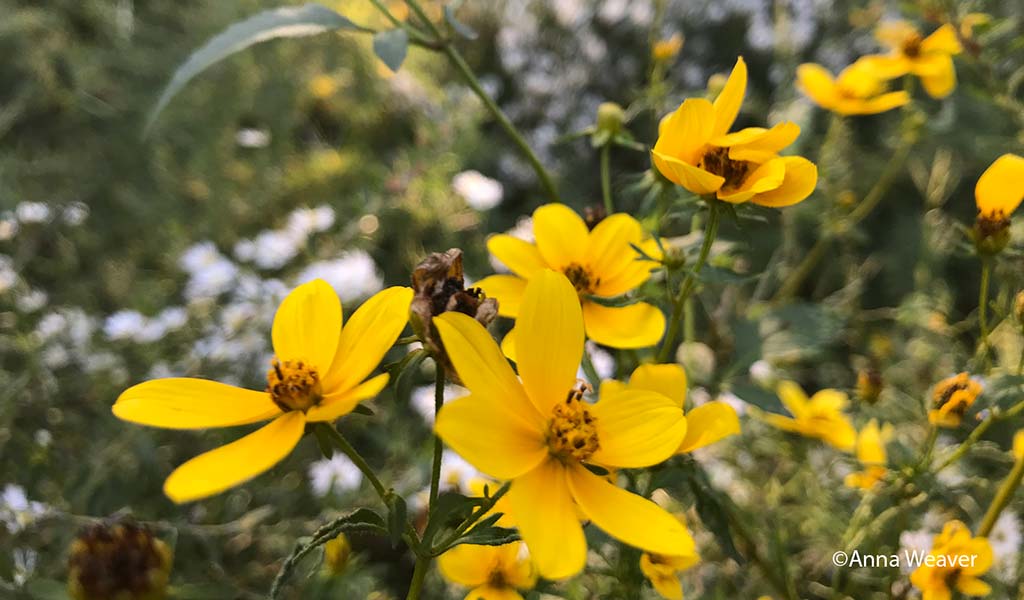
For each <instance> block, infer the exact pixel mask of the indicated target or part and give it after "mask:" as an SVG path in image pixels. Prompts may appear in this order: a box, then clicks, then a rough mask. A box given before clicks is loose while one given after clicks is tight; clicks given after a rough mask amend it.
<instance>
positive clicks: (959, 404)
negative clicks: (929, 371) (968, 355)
mask: <svg viewBox="0 0 1024 600" xmlns="http://www.w3.org/2000/svg"><path fill="white" fill-rule="evenodd" d="M979 394H981V384H980V383H978V382H977V381H975V380H973V379H971V376H970V375H968V374H967V373H959V374H957V375H954V376H952V377H947V378H946V379H943V380H942V381H940V382H939V383H938V384H937V385H936V386H935V389H934V390H933V391H932V409H931V410H929V411H928V422H929V423H931V424H933V425H938V426H939V427H957V426H959V425H960V421H961V420H962V419H963V417H964V414H965V413H966V412H967V409H968V408H970V407H971V405H972V404H974V401H975V400H977V399H978V395H979Z"/></svg>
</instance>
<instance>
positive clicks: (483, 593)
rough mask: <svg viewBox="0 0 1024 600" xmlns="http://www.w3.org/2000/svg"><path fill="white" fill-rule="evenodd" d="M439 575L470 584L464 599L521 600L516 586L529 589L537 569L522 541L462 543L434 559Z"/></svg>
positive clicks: (535, 579) (531, 587) (463, 583)
mask: <svg viewBox="0 0 1024 600" xmlns="http://www.w3.org/2000/svg"><path fill="white" fill-rule="evenodd" d="M437 566H438V568H439V569H440V571H441V576H442V577H444V578H445V579H446V580H448V581H450V582H452V583H457V584H459V585H464V586H466V587H470V588H472V589H471V590H470V591H469V593H468V594H466V600H522V598H523V597H522V595H521V594H519V592H518V591H516V590H523V591H525V590H530V589H533V586H534V585H535V584H536V583H537V573H536V572H535V571H534V568H533V564H532V563H531V562H530V556H529V553H528V552H527V551H526V546H525V544H523V543H522V542H515V543H512V544H505V545H503V546H476V545H473V544H462V545H459V546H456V547H454V548H452V549H451V550H449V551H447V552H445V553H444V554H442V555H441V556H440V558H438V559H437Z"/></svg>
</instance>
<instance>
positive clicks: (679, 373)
mask: <svg viewBox="0 0 1024 600" xmlns="http://www.w3.org/2000/svg"><path fill="white" fill-rule="evenodd" d="M686 385H687V384H686V371H684V370H683V367H681V366H680V365H676V364H664V365H652V364H646V365H640V366H639V367H637V368H636V369H635V370H634V371H633V374H632V375H630V377H629V383H622V382H621V381H616V380H613V379H607V380H605V381H603V382H601V390H600V391H601V393H600V396H601V398H606V397H610V396H612V395H615V394H620V393H622V392H624V391H629V390H635V391H650V392H657V393H659V394H661V395H662V396H665V397H667V398H669V399H670V400H672V402H673V403H675V405H676V406H678V407H679V408H683V404H684V403H685V402H686ZM739 432H740V419H739V417H738V416H737V415H736V411H735V410H734V409H733V407H731V406H729V405H728V404H726V403H725V402H722V401H720V400H716V401H714V402H705V403H704V404H701V405H700V406H698V407H697V408H694V409H693V410H691V411H689V412H688V413H686V437H684V438H683V441H682V442H680V444H679V448H677V449H676V453H679V454H681V453H683V452H691V451H693V450H696V449H697V448H703V447H704V446H707V445H709V444H713V443H715V442H717V441H718V440H720V439H722V438H726V437H729V436H730V435H735V434H738V433H739Z"/></svg>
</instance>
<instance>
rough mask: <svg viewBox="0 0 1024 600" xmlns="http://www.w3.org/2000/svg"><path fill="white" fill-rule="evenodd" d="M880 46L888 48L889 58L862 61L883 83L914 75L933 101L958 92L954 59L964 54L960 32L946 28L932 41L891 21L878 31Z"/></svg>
mask: <svg viewBox="0 0 1024 600" xmlns="http://www.w3.org/2000/svg"><path fill="white" fill-rule="evenodd" d="M875 37H876V38H877V39H878V41H879V43H881V44H882V45H883V46H886V47H888V48H889V49H890V50H891V52H890V53H889V54H887V55H884V56H881V55H872V56H866V57H864V58H862V59H861V60H862V61H864V63H865V64H866V65H867V66H868V67H869V68H871V69H873V70H874V71H875V73H876V74H877V76H878V77H879V78H881V79H892V78H893V77H900V76H901V75H906V74H907V73H911V74H913V75H916V76H917V77H918V78H919V79H920V80H921V84H922V85H923V86H924V91H926V92H928V95H929V96H931V97H932V98H945V97H946V96H948V95H949V94H951V93H952V92H953V89H954V88H956V68H955V67H954V66H953V55H955V54H960V52H961V48H960V41H959V40H958V39H957V37H956V30H955V29H954V28H953V26H952V25H949V24H946V25H943V26H942V27H939V28H938V29H936V30H935V31H934V32H933V33H932V34H931V35H929V36H928V37H924V36H922V35H921V32H920V31H918V30H917V28H916V27H914V26H913V25H911V24H910V23H908V22H906V21H888V22H886V23H882V24H881V25H879V26H878V29H876V30H875Z"/></svg>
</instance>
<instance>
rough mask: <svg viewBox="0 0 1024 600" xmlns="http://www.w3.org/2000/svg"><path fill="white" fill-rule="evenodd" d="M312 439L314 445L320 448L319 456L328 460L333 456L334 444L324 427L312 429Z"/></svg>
mask: <svg viewBox="0 0 1024 600" xmlns="http://www.w3.org/2000/svg"><path fill="white" fill-rule="evenodd" d="M312 429H313V437H315V438H316V445H317V447H318V448H320V454H323V455H324V458H330V457H332V456H334V442H333V441H332V440H331V438H330V436H328V434H327V430H326V428H324V427H313V428H312Z"/></svg>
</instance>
